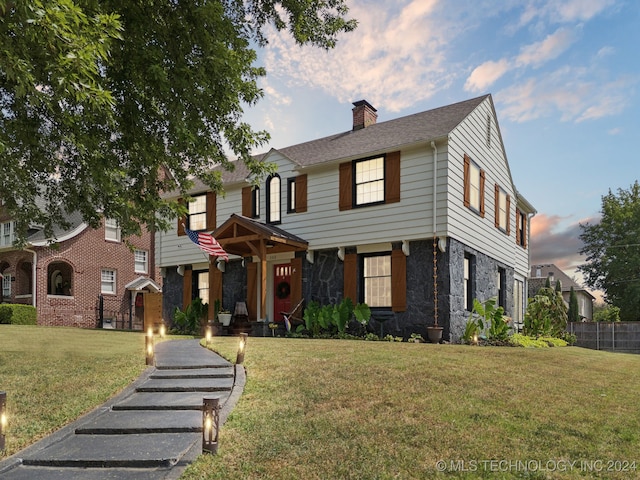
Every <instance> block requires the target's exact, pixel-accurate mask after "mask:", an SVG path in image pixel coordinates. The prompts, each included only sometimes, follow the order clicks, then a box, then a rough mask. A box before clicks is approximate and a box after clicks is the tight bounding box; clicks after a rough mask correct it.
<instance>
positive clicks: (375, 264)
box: [363, 255, 391, 307]
mask: <svg viewBox="0 0 640 480" xmlns="http://www.w3.org/2000/svg"><path fill="white" fill-rule="evenodd" d="M363 280H364V289H363V290H364V302H365V303H366V304H367V305H369V306H370V307H390V306H391V255H376V256H366V257H363Z"/></svg>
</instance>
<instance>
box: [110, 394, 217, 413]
mask: <svg viewBox="0 0 640 480" xmlns="http://www.w3.org/2000/svg"><path fill="white" fill-rule="evenodd" d="M204 397H207V398H216V397H217V398H219V399H220V404H224V403H225V402H226V400H227V398H228V394H227V392H214V393H206V392H143V393H137V394H135V395H132V396H131V397H129V398H127V399H126V400H124V401H122V402H120V403H117V404H116V405H113V407H112V410H114V411H121V410H198V411H202V399H203V398H204Z"/></svg>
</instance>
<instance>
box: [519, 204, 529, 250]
mask: <svg viewBox="0 0 640 480" xmlns="http://www.w3.org/2000/svg"><path fill="white" fill-rule="evenodd" d="M516 243H517V244H518V245H520V246H521V247H523V248H526V246H527V214H526V213H522V212H521V211H520V210H519V209H516Z"/></svg>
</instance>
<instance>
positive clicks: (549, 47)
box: [515, 28, 576, 68]
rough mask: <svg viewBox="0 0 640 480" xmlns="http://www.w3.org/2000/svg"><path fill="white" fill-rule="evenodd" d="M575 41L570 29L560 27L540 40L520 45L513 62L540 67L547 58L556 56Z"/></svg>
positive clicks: (524, 65) (523, 65)
mask: <svg viewBox="0 0 640 480" xmlns="http://www.w3.org/2000/svg"><path fill="white" fill-rule="evenodd" d="M575 41H576V35H575V33H574V32H573V31H572V30H569V29H566V28H561V29H559V30H557V31H555V32H554V33H552V34H550V35H548V36H547V37H546V38H545V39H544V40H542V41H540V42H536V43H532V44H530V45H526V46H524V47H522V48H521V49H520V54H519V55H518V56H517V57H516V60H515V63H516V65H518V66H520V67H527V66H533V67H534V68H536V67H540V66H541V65H543V64H544V63H546V62H548V61H549V60H553V59H555V58H558V57H559V56H560V55H561V54H562V53H563V52H564V51H565V50H567V48H569V46H570V45H571V44H573V43H574V42H575Z"/></svg>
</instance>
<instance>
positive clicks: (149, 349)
mask: <svg viewBox="0 0 640 480" xmlns="http://www.w3.org/2000/svg"><path fill="white" fill-rule="evenodd" d="M144 351H145V357H146V362H147V365H153V330H152V329H151V328H149V330H148V331H147V335H146V336H145V337H144Z"/></svg>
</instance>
